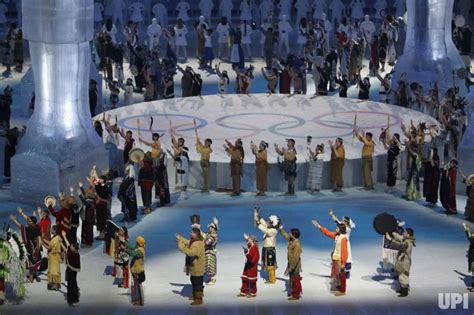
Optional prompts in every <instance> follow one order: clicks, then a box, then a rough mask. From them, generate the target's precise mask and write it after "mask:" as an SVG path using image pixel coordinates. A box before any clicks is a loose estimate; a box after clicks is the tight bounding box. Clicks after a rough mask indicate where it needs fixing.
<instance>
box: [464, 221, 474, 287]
mask: <svg viewBox="0 0 474 315" xmlns="http://www.w3.org/2000/svg"><path fill="white" fill-rule="evenodd" d="M462 226H463V228H464V232H465V233H466V236H467V240H468V241H469V249H468V251H467V270H468V271H469V272H470V273H471V286H470V287H469V288H468V289H469V290H470V291H472V290H473V288H474V234H473V233H472V231H471V229H470V228H469V226H468V225H467V223H465V222H463V223H462Z"/></svg>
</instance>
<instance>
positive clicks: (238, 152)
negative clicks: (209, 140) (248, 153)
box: [224, 138, 245, 196]
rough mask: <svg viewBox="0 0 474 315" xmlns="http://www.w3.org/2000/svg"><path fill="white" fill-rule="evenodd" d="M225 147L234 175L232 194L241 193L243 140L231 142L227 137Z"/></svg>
mask: <svg viewBox="0 0 474 315" xmlns="http://www.w3.org/2000/svg"><path fill="white" fill-rule="evenodd" d="M225 142H226V144H227V145H225V144H224V149H225V151H226V152H227V154H228V155H229V156H230V176H231V177H232V194H231V196H239V195H240V177H241V176H242V175H243V172H242V165H243V163H244V157H245V153H244V148H243V146H242V140H240V138H238V139H237V140H235V144H232V143H230V142H229V141H228V140H227V139H226V140H225Z"/></svg>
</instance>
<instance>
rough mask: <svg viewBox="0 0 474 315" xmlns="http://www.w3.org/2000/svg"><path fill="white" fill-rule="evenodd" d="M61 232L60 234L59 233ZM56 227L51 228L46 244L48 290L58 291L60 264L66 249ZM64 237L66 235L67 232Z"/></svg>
mask: <svg viewBox="0 0 474 315" xmlns="http://www.w3.org/2000/svg"><path fill="white" fill-rule="evenodd" d="M60 231H61V232H60ZM62 231H65V230H60V228H59V227H58V225H54V226H53V227H52V228H51V233H52V237H51V240H50V241H49V243H48V290H56V291H59V289H61V262H62V257H63V255H64V252H65V251H66V247H64V244H63V239H62V238H61V235H60V234H59V233H62ZM65 232H66V235H67V231H65Z"/></svg>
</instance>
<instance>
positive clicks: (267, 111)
mask: <svg viewBox="0 0 474 315" xmlns="http://www.w3.org/2000/svg"><path fill="white" fill-rule="evenodd" d="M106 115H107V116H108V115H110V117H117V119H118V125H119V127H120V128H123V129H125V130H132V131H133V133H134V137H135V138H136V139H138V132H139V128H138V127H140V133H141V137H142V138H143V139H146V140H147V141H151V133H152V132H151V131H150V130H148V128H149V125H150V117H153V132H158V133H160V134H163V133H166V136H165V137H163V138H162V140H161V143H162V145H164V146H165V147H168V148H169V147H170V145H171V138H170V135H169V121H170V120H171V121H172V123H173V129H174V133H175V135H176V137H183V138H185V139H186V141H187V142H186V143H187V145H188V147H190V152H189V156H190V159H191V160H199V159H200V155H199V154H198V153H197V152H196V150H195V149H194V148H193V144H194V143H195V141H196V140H195V134H194V128H193V119H194V120H196V124H197V128H198V132H199V136H200V138H201V140H202V141H203V140H204V139H206V138H211V139H212V140H213V148H214V152H213V154H212V158H211V160H212V161H213V162H224V161H225V162H228V160H229V157H228V155H227V152H226V151H224V150H223V149H222V144H224V143H225V142H224V139H228V140H230V141H232V142H233V141H234V140H235V139H237V138H242V141H243V142H244V147H245V148H246V149H247V148H249V144H250V141H253V142H254V143H256V144H258V143H259V142H260V141H261V140H264V141H266V142H268V143H269V144H270V146H271V147H270V149H269V162H276V159H277V154H276V153H275V151H274V150H273V144H274V143H277V144H279V146H282V145H283V146H286V144H285V138H294V139H295V140H296V151H297V152H298V160H299V161H304V160H305V157H304V156H305V154H306V153H307V150H306V146H307V144H306V137H307V136H312V138H313V141H312V144H311V146H312V147H315V146H316V144H319V143H323V144H325V145H327V141H328V140H332V141H334V140H335V139H336V137H341V138H343V140H344V143H345V150H346V158H347V159H355V158H360V152H361V148H362V143H360V141H354V140H353V136H352V129H353V128H354V118H355V116H356V115H357V123H356V126H357V128H359V129H362V130H364V131H365V132H372V133H373V134H374V139H376V138H378V135H379V134H380V130H381V128H386V127H387V124H388V119H390V132H391V133H400V134H402V132H401V127H400V124H401V123H402V122H403V123H404V124H405V125H407V126H409V125H410V120H412V121H414V122H418V121H423V122H426V125H427V126H430V125H436V126H437V125H438V122H437V121H436V120H435V119H433V118H431V117H430V116H428V115H425V114H422V113H420V112H417V111H414V110H410V109H407V108H402V107H398V106H393V105H387V104H384V103H378V102H364V101H362V102H361V101H360V100H354V99H350V98H340V97H338V96H332V97H325V96H320V97H316V98H314V97H312V96H309V95H294V96H291V97H288V95H278V94H275V95H270V96H269V95H268V94H252V95H250V96H248V95H242V94H241V95H235V94H234V95H225V96H217V95H206V96H203V97H186V98H175V99H170V100H162V101H155V102H147V103H141V104H135V105H132V106H126V107H122V108H118V109H114V110H111V111H108V112H107V113H106ZM100 118H101V115H99V116H97V117H96V119H100ZM104 137H106V134H105V133H104ZM123 145H124V141H123V140H122V141H121V142H120V146H121V147H123ZM137 146H139V147H141V148H142V149H144V150H145V151H148V150H149V147H147V146H146V145H143V144H142V145H140V144H139V143H138V142H137ZM375 149H376V152H375V154H376V155H379V154H385V153H386V150H385V149H384V148H383V146H382V145H378V146H376V148H375ZM330 155H331V152H330V150H326V156H325V158H326V160H329V158H330ZM253 160H254V157H253V156H252V155H251V154H247V156H246V161H247V162H253Z"/></svg>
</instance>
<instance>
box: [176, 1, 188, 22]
mask: <svg viewBox="0 0 474 315" xmlns="http://www.w3.org/2000/svg"><path fill="white" fill-rule="evenodd" d="M189 9H191V7H190V6H189V3H188V2H187V1H180V2H179V3H178V5H177V6H176V11H178V19H181V20H183V22H187V21H189V15H188V11H189Z"/></svg>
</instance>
